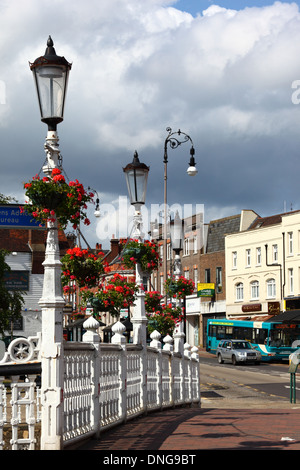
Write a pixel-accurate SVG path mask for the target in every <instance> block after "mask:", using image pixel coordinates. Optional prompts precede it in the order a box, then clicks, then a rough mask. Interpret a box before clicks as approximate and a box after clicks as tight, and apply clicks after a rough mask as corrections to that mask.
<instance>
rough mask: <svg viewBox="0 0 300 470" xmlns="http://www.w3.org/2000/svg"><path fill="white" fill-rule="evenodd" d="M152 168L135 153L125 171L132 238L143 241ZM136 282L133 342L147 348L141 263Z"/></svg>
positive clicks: (132, 320)
mask: <svg viewBox="0 0 300 470" xmlns="http://www.w3.org/2000/svg"><path fill="white" fill-rule="evenodd" d="M149 170H150V168H149V167H148V166H147V165H145V164H144V163H141V162H140V160H139V157H138V153H137V152H135V154H134V157H133V161H132V163H129V164H128V165H127V166H126V167H125V168H123V171H124V173H125V178H126V182H127V188H128V193H129V198H130V203H131V204H132V205H133V206H134V209H135V214H134V219H133V233H132V237H133V238H136V239H138V240H139V241H140V242H142V241H143V238H144V234H143V233H142V225H143V224H142V214H141V206H142V205H143V204H145V200H146V190H147V181H148V173H149ZM135 282H136V285H137V286H138V287H139V290H138V292H137V294H136V300H135V304H134V305H135V306H134V312H133V315H132V317H131V322H132V326H133V342H134V343H135V344H142V345H143V346H144V347H145V348H146V345H147V317H146V309H145V292H144V289H142V288H141V286H142V284H143V273H142V269H141V265H140V263H136V268H135Z"/></svg>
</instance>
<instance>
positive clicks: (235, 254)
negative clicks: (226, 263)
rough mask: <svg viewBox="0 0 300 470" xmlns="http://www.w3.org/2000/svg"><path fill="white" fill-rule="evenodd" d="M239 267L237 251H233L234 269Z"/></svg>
mask: <svg viewBox="0 0 300 470" xmlns="http://www.w3.org/2000/svg"><path fill="white" fill-rule="evenodd" d="M236 268H237V251H233V252H232V269H236Z"/></svg>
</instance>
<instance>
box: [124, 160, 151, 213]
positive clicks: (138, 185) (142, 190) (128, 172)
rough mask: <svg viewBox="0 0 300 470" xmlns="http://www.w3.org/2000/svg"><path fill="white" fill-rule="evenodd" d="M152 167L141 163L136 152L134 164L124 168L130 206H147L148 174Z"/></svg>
mask: <svg viewBox="0 0 300 470" xmlns="http://www.w3.org/2000/svg"><path fill="white" fill-rule="evenodd" d="M149 169H150V167H148V166H147V165H145V163H141V162H140V160H139V157H138V153H137V152H135V154H134V157H133V161H132V163H128V165H127V166H126V167H125V168H123V171H124V173H125V177H126V182H127V188H128V193H129V198H130V204H132V205H137V206H140V205H142V204H145V200H146V190H147V181H148V173H149Z"/></svg>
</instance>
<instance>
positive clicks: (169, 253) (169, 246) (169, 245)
mask: <svg viewBox="0 0 300 470" xmlns="http://www.w3.org/2000/svg"><path fill="white" fill-rule="evenodd" d="M169 259H171V243H168V244H167V260H169Z"/></svg>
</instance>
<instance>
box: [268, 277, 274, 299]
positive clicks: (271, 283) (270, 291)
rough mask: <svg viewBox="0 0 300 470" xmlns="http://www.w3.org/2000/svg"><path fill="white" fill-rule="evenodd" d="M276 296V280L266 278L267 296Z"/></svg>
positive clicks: (269, 297)
mask: <svg viewBox="0 0 300 470" xmlns="http://www.w3.org/2000/svg"><path fill="white" fill-rule="evenodd" d="M275 297H276V282H275V279H268V280H267V298H268V299H271V298H275Z"/></svg>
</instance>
